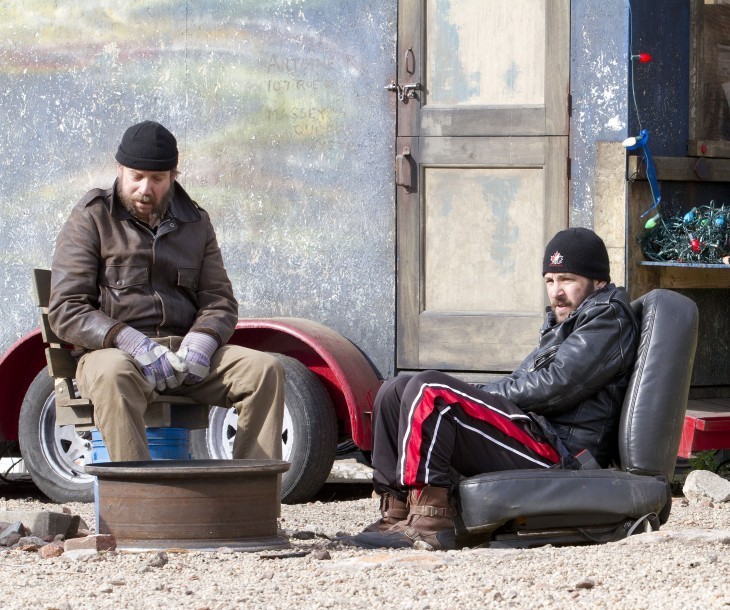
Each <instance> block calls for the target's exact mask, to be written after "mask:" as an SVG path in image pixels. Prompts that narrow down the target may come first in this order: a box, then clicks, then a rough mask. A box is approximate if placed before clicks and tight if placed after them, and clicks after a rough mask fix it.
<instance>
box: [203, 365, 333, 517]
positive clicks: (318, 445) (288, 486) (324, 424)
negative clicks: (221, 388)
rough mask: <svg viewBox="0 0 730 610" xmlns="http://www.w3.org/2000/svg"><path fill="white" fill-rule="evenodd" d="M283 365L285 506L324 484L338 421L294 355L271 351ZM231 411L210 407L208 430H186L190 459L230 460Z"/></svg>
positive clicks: (326, 398) (320, 389)
mask: <svg viewBox="0 0 730 610" xmlns="http://www.w3.org/2000/svg"><path fill="white" fill-rule="evenodd" d="M273 355H274V356H276V357H277V358H278V359H279V360H280V361H281V362H282V364H283V365H284V372H285V376H286V377H285V379H286V390H285V395H284V423H283V427H282V435H281V443H282V458H283V459H284V460H286V461H287V462H290V463H291V467H290V468H289V470H288V471H287V472H285V473H284V474H283V475H282V480H281V499H282V502H285V503H287V504H295V503H298V502H306V501H308V500H310V499H311V498H312V497H313V496H314V495H315V494H316V493H317V492H318V491H319V490H320V489H321V488H322V485H324V482H325V481H326V480H327V476H328V475H329V473H330V471H331V470H332V464H333V462H334V459H335V452H336V450H337V419H336V417H335V411H334V407H333V406H332V401H331V400H330V397H329V395H328V394H327V392H326V390H325V389H324V387H323V386H322V384H321V383H320V382H319V380H318V379H317V376H316V375H315V374H314V373H313V372H312V371H310V370H309V369H308V368H307V367H306V366H305V365H303V364H302V363H301V362H299V361H298V360H296V359H294V358H290V357H288V356H283V355H281V354H273ZM236 425H237V414H236V411H235V410H234V409H232V408H231V409H226V408H223V407H212V408H211V411H210V416H209V423H208V428H207V429H205V430H191V435H190V452H191V454H192V456H193V458H194V459H230V458H231V456H232V449H233V439H234V437H235V434H236Z"/></svg>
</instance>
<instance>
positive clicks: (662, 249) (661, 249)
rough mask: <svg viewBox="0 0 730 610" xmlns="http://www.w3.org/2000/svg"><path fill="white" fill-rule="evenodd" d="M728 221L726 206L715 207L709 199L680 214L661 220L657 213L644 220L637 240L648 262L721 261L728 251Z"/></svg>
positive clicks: (729, 252)
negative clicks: (706, 202) (644, 222)
mask: <svg viewBox="0 0 730 610" xmlns="http://www.w3.org/2000/svg"><path fill="white" fill-rule="evenodd" d="M728 223H730V208H728V207H726V206H725V204H722V205H721V206H720V207H719V208H717V207H715V202H714V201H711V202H710V205H702V206H697V207H695V208H692V209H691V210H690V211H689V212H687V213H686V214H685V215H684V216H672V217H671V218H666V219H665V218H662V217H661V214H657V215H656V216H654V217H653V218H651V219H650V220H649V221H648V222H647V223H646V230H645V231H644V233H643V234H642V235H641V236H640V237H639V243H640V244H641V249H642V250H643V252H644V255H645V256H646V258H648V259H649V260H651V261H673V262H679V263H703V264H722V262H723V261H722V257H723V256H727V255H728V254H730V231H728Z"/></svg>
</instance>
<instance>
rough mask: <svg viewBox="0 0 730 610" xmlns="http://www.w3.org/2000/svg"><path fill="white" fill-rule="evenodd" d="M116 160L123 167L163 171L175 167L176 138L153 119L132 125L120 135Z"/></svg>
mask: <svg viewBox="0 0 730 610" xmlns="http://www.w3.org/2000/svg"><path fill="white" fill-rule="evenodd" d="M116 160H117V161H118V162H119V163H120V164H121V165H124V166H125V167H131V168H132V169H140V170H143V171H156V172H163V171H167V170H170V169H175V168H176V167H177V140H176V139H175V136H173V135H172V134H171V133H170V132H169V131H168V130H167V129H166V128H165V127H163V126H162V125H160V124H159V123H155V122H154V121H143V122H142V123H137V124H136V125H132V126H131V127H130V128H129V129H127V131H125V132H124V136H122V142H121V144H120V145H119V149H118V150H117V154H116Z"/></svg>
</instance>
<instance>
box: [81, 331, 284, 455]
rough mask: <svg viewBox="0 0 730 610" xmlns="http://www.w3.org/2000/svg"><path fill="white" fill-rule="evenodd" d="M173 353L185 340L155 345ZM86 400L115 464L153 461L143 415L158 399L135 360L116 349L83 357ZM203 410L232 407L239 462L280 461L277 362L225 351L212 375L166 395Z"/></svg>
mask: <svg viewBox="0 0 730 610" xmlns="http://www.w3.org/2000/svg"><path fill="white" fill-rule="evenodd" d="M155 340H156V341H157V342H158V343H161V344H162V345H165V346H166V347H168V348H170V349H171V350H173V351H177V349H178V348H179V347H180V342H181V341H182V337H168V338H166V339H155ZM76 382H77V384H78V389H79V392H80V393H81V396H83V397H84V398H88V399H90V400H91V401H92V402H93V403H94V419H95V422H96V425H97V427H98V428H99V430H100V431H101V435H102V437H103V438H104V444H105V445H106V448H107V451H108V452H109V457H110V459H111V460H112V461H115V462H116V461H136V460H149V459H150V451H149V447H148V445H147V434H146V433H145V425H144V413H145V411H146V410H147V405H148V403H149V402H151V401H152V400H154V399H155V398H156V397H157V396H158V393H157V392H156V391H155V390H153V389H152V388H150V386H149V384H148V383H147V381H146V380H145V378H144V375H142V372H141V370H140V368H139V367H138V365H137V364H136V362H135V361H134V359H133V358H132V357H131V356H129V355H128V354H127V353H125V352H123V351H121V350H119V349H116V348H110V349H100V350H95V351H92V352H89V353H87V354H84V355H83V356H82V357H81V359H80V360H79V364H78V367H77V370H76ZM162 395H164V396H188V397H190V398H192V399H193V400H195V401H197V402H200V403H202V404H208V405H214V406H218V407H226V408H230V407H233V408H235V409H236V411H237V412H238V426H237V429H236V436H235V439H234V442H233V457H234V458H235V459H281V428H282V421H283V417H284V368H283V366H282V364H281V363H280V362H279V360H277V359H276V358H275V357H274V356H271V355H269V354H266V353H264V352H258V351H255V350H251V349H248V348H245V347H240V346H238V345H224V346H222V347H220V348H219V349H218V350H217V351H216V352H215V354H213V357H212V358H211V366H210V374H209V375H208V376H207V377H206V378H205V379H204V380H203V381H201V382H200V383H197V384H193V385H183V386H181V387H178V388H175V389H174V390H165V391H164V392H162Z"/></svg>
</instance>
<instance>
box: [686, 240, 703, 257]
mask: <svg viewBox="0 0 730 610" xmlns="http://www.w3.org/2000/svg"><path fill="white" fill-rule="evenodd" d="M689 247H690V248H692V252H695V253H697V252H699V251H700V250H702V246H700V240H699V239H697V238H696V237H695V238H694V239H691V240H690V242H689Z"/></svg>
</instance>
